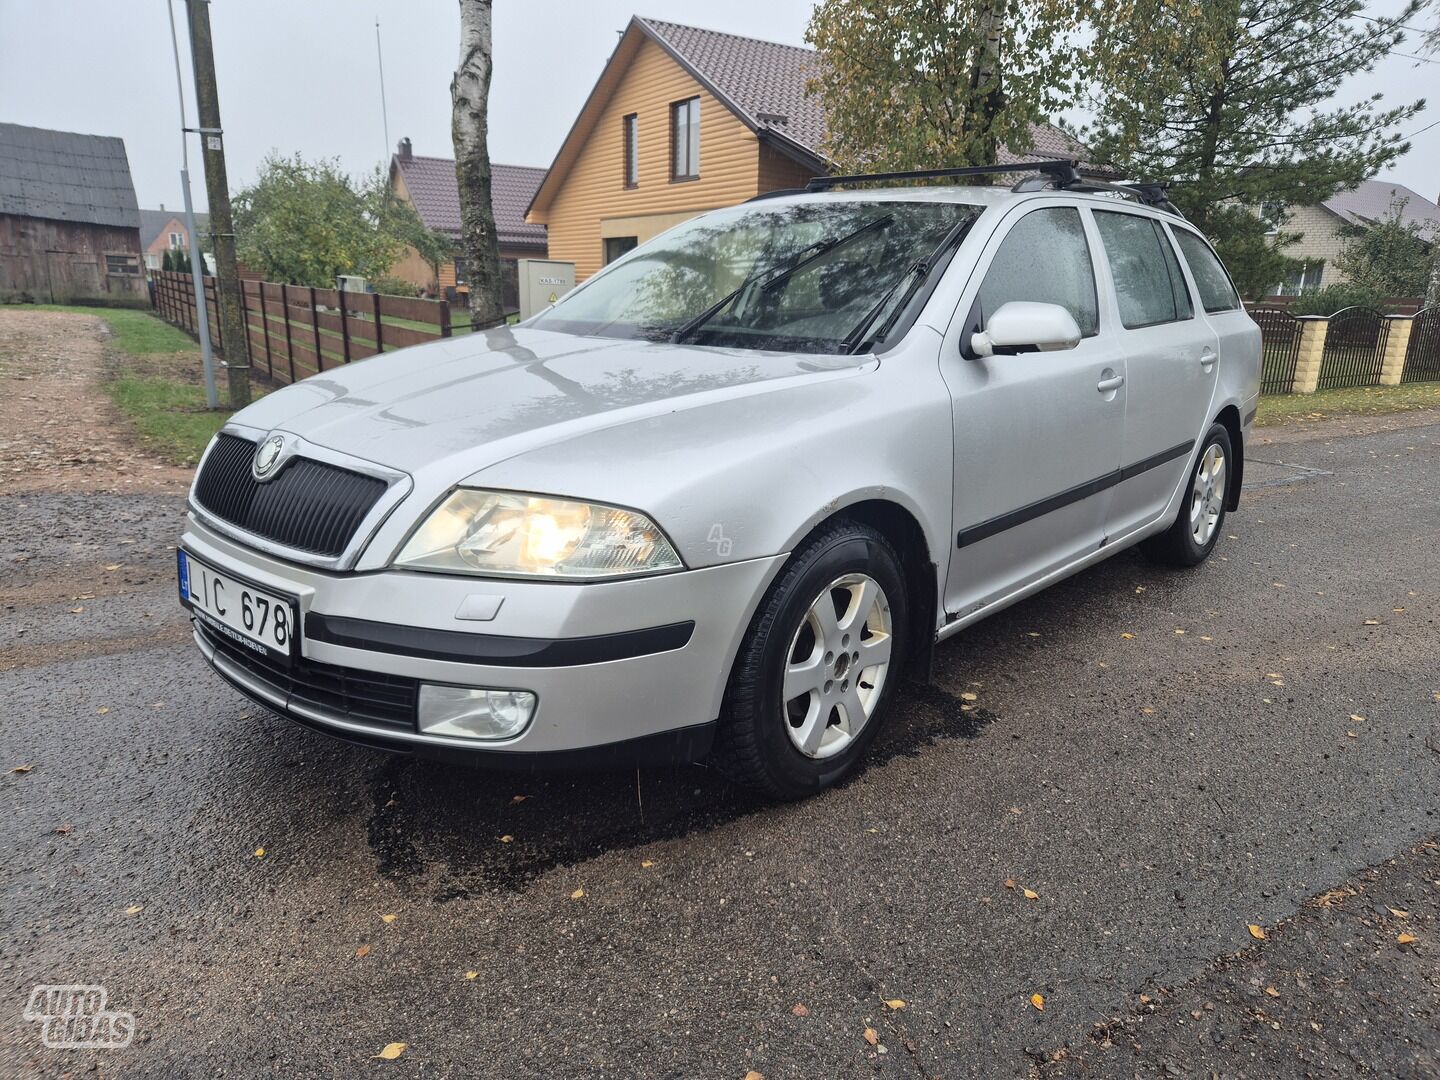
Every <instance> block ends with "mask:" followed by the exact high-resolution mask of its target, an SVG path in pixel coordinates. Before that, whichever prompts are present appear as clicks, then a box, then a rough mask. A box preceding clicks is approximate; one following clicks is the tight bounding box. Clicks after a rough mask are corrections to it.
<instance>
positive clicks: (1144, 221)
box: [1095, 210, 1194, 330]
mask: <svg viewBox="0 0 1440 1080" xmlns="http://www.w3.org/2000/svg"><path fill="white" fill-rule="evenodd" d="M1095 226H1096V228H1098V229H1099V230H1100V240H1101V242H1102V243H1103V244H1104V245H1105V258H1106V259H1107V260H1108V261H1109V263H1110V276H1111V277H1112V278H1114V280H1115V298H1116V300H1118V301H1119V303H1120V323H1121V325H1123V326H1124V327H1125V328H1126V329H1128V330H1134V329H1136V328H1138V327H1141V326H1155V325H1157V324H1159V323H1167V322H1176V321H1178V320H1180V319H1188V318H1190V316H1191V315H1192V314H1194V312H1193V309H1192V308H1191V305H1190V295H1189V293H1188V291H1187V290H1186V288H1185V279H1184V275H1182V274H1181V273H1180V264H1179V263H1178V262H1177V261H1176V260H1175V252H1174V250H1173V249H1172V248H1171V247H1170V242H1169V241H1168V240H1166V239H1165V237H1164V235H1163V233H1162V232H1161V231H1160V226H1159V225H1158V223H1156V222H1155V220H1154V219H1152V218H1148V217H1140V216H1139V215H1138V214H1123V213H1116V212H1115V211H1111V210H1097V211H1095Z"/></svg>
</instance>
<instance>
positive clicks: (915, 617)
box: [791, 497, 939, 681]
mask: <svg viewBox="0 0 1440 1080" xmlns="http://www.w3.org/2000/svg"><path fill="white" fill-rule="evenodd" d="M840 519H847V520H850V521H855V522H858V523H860V524H862V525H868V526H870V527H871V528H872V529H874V530H876V531H877V532H878V533H880V534H881V535H882V536H884V537H885V539H886V540H888V541H890V544H891V546H892V547H894V548H895V550H896V552H897V553H898V554H899V556H900V568H901V570H902V571H903V572H904V574H905V592H906V599H907V601H908V602H909V609H910V620H909V621H910V626H909V631H910V641H911V642H912V644H911V649H910V657H909V659H908V662H907V665H906V667H907V671H908V673H909V674H910V676H911V677H912V678H915V679H919V680H921V681H928V680H929V678H930V665H931V659H932V654H933V650H934V647H935V619H936V614H937V610H938V609H937V604H938V601H939V593H938V588H939V586H938V581H939V569H938V567H937V566H936V564H935V560H934V558H933V556H932V554H931V550H930V542H929V540H928V539H927V538H926V536H925V529H924V528H923V527H922V526H921V524H920V520H919V518H917V517H916V516H915V514H914V513H913V512H912V511H911V510H910V509H909V508H908V507H906V506H903V505H902V504H900V503H898V502H896V501H894V500H893V499H885V498H878V497H877V498H866V499H859V500H857V501H856V502H852V503H848V504H846V505H845V506H842V507H839V508H837V509H835V510H833V511H832V512H831V513H829V514H827V515H826V516H825V517H824V518H822V519H821V520H819V521H817V522H815V524H814V525H813V526H812V527H811V528H810V529H809V530H807V532H806V533H805V536H804V537H801V538H799V540H798V541H797V542H796V544H795V545H794V546H793V547H792V548H791V550H795V549H796V548H798V547H800V546H801V545H803V544H804V542H805V540H806V539H807V538H808V537H809V536H810V535H811V534H813V533H816V532H819V531H821V530H822V529H825V528H826V527H828V526H829V525H831V524H833V523H834V522H835V521H837V520H840Z"/></svg>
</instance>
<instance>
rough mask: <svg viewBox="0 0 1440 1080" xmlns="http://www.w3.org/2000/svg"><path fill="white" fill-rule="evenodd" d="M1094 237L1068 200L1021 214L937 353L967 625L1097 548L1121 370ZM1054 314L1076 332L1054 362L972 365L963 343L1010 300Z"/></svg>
mask: <svg viewBox="0 0 1440 1080" xmlns="http://www.w3.org/2000/svg"><path fill="white" fill-rule="evenodd" d="M1093 248H1094V237H1093V235H1092V234H1091V232H1090V231H1089V229H1088V228H1087V225H1086V223H1085V220H1084V218H1083V216H1082V214H1081V212H1080V210H1079V208H1077V207H1076V206H1075V205H1073V204H1053V205H1041V206H1040V207H1038V208H1033V204H1028V205H1027V206H1026V207H1024V208H1018V209H1017V211H1016V212H1015V213H1014V214H1013V215H1012V216H1010V217H1008V218H1006V219H1005V220H1004V221H1002V223H1001V225H1000V227H999V228H998V229H997V230H996V232H995V235H994V236H992V237H991V239H990V240H989V242H988V243H987V244H986V248H985V250H984V252H982V254H981V257H980V259H979V261H978V262H977V264H976V266H977V269H976V271H975V274H974V275H973V277H972V279H971V281H970V283H969V284H968V285H967V286H966V288H965V290H964V292H963V293H962V294H961V300H960V305H959V307H958V309H957V313H956V317H955V318H954V320H953V321H952V323H951V326H950V329H949V331H948V332H947V334H946V336H945V341H944V344H943V346H942V350H943V351H942V355H941V361H940V368H941V372H942V374H943V376H944V378H945V382H946V384H947V386H948V387H949V389H950V393H951V399H952V416H953V421H952V422H953V426H954V439H955V442H954V448H955V469H954V503H953V521H954V537H955V542H956V546H955V548H954V549H953V550H952V551H951V557H950V570H949V574H948V577H947V582H946V589H945V610H946V611H947V612H948V613H950V614H951V615H952V616H966V615H969V614H971V613H972V612H974V611H976V610H978V609H980V608H983V607H986V606H988V605H990V604H992V603H994V602H996V601H998V600H1001V599H1003V598H1004V597H1005V596H1006V595H1008V594H1009V593H1012V592H1014V591H1016V590H1017V589H1020V588H1023V587H1025V586H1026V585H1028V584H1031V583H1033V582H1035V581H1038V580H1040V579H1041V578H1044V577H1045V576H1046V575H1048V574H1050V573H1051V572H1053V571H1055V570H1056V569H1058V568H1060V567H1063V566H1065V565H1067V564H1069V563H1071V562H1074V561H1075V560H1076V559H1078V558H1080V557H1082V556H1084V555H1086V554H1088V553H1090V552H1093V551H1095V550H1096V549H1098V548H1099V547H1100V545H1101V543H1102V542H1103V541H1104V536H1105V522H1106V516H1107V509H1108V506H1109V499H1110V492H1109V491H1108V490H1107V489H1106V487H1105V486H1104V481H1105V479H1106V478H1107V477H1110V476H1112V475H1113V474H1114V472H1115V470H1116V469H1117V468H1118V466H1119V462H1120V452H1121V445H1122V440H1123V438H1124V431H1125V394H1126V390H1127V388H1126V387H1125V385H1124V380H1125V362H1124V359H1123V357H1122V356H1121V354H1120V353H1119V352H1118V351H1117V349H1116V348H1115V343H1114V341H1113V334H1111V333H1110V332H1109V329H1110V328H1109V327H1107V326H1106V325H1105V324H1104V321H1103V316H1102V312H1103V310H1104V308H1103V307H1102V305H1101V304H1100V303H1099V296H1098V291H1097V279H1096V274H1095V266H1094V258H1093V255H1092V249H1093ZM1017 300H1029V301H1038V302H1041V303H1051V304H1059V305H1061V306H1063V307H1065V308H1066V309H1068V310H1069V311H1070V313H1071V315H1073V316H1074V317H1075V322H1076V324H1077V325H1078V326H1079V327H1080V330H1081V333H1082V334H1083V335H1084V336H1083V337H1082V338H1081V340H1080V343H1079V345H1078V346H1076V347H1075V348H1073V349H1068V350H1061V351H1056V352H1030V353H1020V354H1017V355H1010V356H1005V355H1000V356H988V357H978V356H974V355H973V354H972V353H970V352H969V350H968V346H969V339H970V337H971V336H972V335H973V334H974V333H975V331H977V330H978V329H981V328H982V327H983V326H984V325H985V321H986V319H988V317H989V316H990V315H992V314H994V312H995V311H996V309H998V308H999V307H1000V305H1002V304H1004V303H1007V302H1009V301H1017Z"/></svg>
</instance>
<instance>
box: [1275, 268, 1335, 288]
mask: <svg viewBox="0 0 1440 1080" xmlns="http://www.w3.org/2000/svg"><path fill="white" fill-rule="evenodd" d="M1324 275H1325V263H1324V262H1323V261H1321V262H1307V263H1306V264H1305V265H1304V266H1302V267H1300V269H1298V270H1293V271H1291V273H1290V276H1289V277H1287V278H1286V279H1285V280H1284V281H1283V282H1281V283H1280V286H1279V287H1278V288H1277V289H1276V290H1275V292H1276V295H1278V296H1304V295H1305V294H1306V293H1310V292H1315V291H1316V290H1317V289H1319V288H1320V279H1321V278H1322V277H1324Z"/></svg>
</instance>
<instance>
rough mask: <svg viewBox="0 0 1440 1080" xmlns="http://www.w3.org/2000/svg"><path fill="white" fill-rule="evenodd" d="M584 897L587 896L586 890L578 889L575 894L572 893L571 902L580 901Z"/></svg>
mask: <svg viewBox="0 0 1440 1080" xmlns="http://www.w3.org/2000/svg"><path fill="white" fill-rule="evenodd" d="M584 895H585V890H584V889H576V890H575V891H574V892H572V893H571V894H570V899H571V900H579V899H580V898H581V897H583V896H584Z"/></svg>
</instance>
